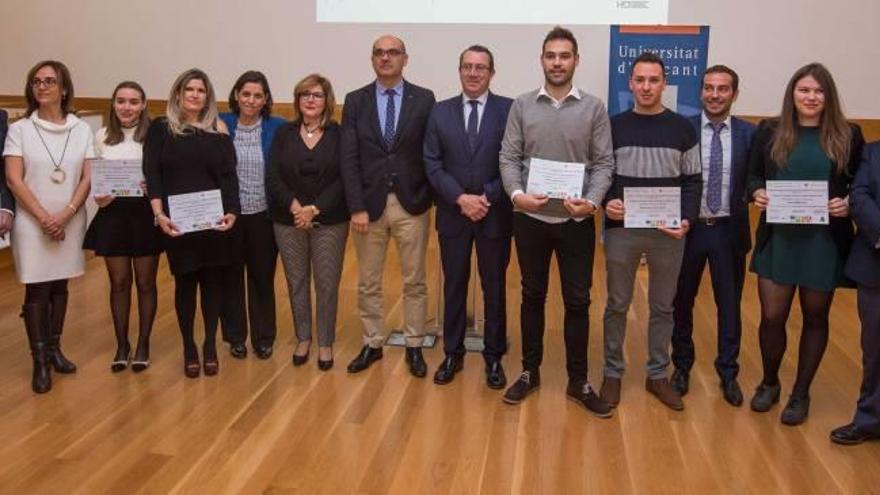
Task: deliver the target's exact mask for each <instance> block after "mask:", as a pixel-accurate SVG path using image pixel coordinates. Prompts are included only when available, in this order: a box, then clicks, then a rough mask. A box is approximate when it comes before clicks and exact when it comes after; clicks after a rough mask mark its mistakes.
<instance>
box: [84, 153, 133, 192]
mask: <svg viewBox="0 0 880 495" xmlns="http://www.w3.org/2000/svg"><path fill="white" fill-rule="evenodd" d="M143 182H144V171H143V167H142V166H141V161H140V160H92V196H113V197H117V198H119V197H141V196H143V195H144V189H143V187H142V184H143Z"/></svg>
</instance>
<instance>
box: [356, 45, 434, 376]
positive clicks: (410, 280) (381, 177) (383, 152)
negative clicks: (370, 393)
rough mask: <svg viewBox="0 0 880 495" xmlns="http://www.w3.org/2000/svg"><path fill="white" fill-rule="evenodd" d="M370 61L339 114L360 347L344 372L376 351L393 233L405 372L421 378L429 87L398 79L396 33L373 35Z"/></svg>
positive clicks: (360, 366) (402, 61) (403, 56)
mask: <svg viewBox="0 0 880 495" xmlns="http://www.w3.org/2000/svg"><path fill="white" fill-rule="evenodd" d="M371 60H372V63H373V70H374V71H375V73H376V80H375V81H374V82H371V83H370V84H367V85H366V86H364V87H363V88H360V89H357V90H355V91H352V92H351V93H349V94H347V95H346V96H345V106H344V107H343V114H342V152H341V154H342V160H341V173H342V180H343V185H344V186H345V196H346V200H347V202H348V208H349V210H350V211H351V226H352V230H353V231H354V236H353V238H354V246H355V250H356V251H357V257H358V310H359V312H360V317H361V322H362V324H363V331H364V347H363V349H362V350H361V352H360V354H359V355H358V356H357V357H356V358H355V359H354V360H353V361H352V362H351V363H350V364H349V366H348V371H349V373H357V372H359V371H363V370H365V369H367V368H368V367H369V366H370V365H371V364H372V363H373V362H375V361H377V360H379V359H381V358H382V344H383V343H384V341H385V335H384V327H385V314H384V310H383V305H382V275H383V273H384V271H385V252H386V250H387V248H388V241H389V239H391V238H394V240H395V243H396V244H397V252H398V254H399V256H400V272H401V275H402V277H403V313H404V334H405V336H406V362H407V364H408V365H409V370H410V373H412V374H413V375H414V376H417V377H423V376H425V375H426V374H427V365H426V364H425V360H424V358H423V357H422V349H421V344H422V339H423V338H424V335H425V317H426V314H427V304H428V289H427V284H426V283H425V251H426V248H427V244H428V231H429V225H428V208H429V207H430V206H431V189H430V186H429V184H428V179H427V177H426V176H425V165H424V162H423V160H422V144H423V141H424V136H425V127H426V126H427V124H428V116H429V115H430V114H431V108H432V107H433V106H434V93H432V92H431V91H430V90H428V89H425V88H421V87H419V86H416V85H414V84H411V83H410V82H408V81H405V80H404V79H403V68H404V67H405V66H406V63H407V60H408V55H407V53H406V46H405V45H404V44H403V41H401V40H400V39H399V38H397V37H394V36H390V35H385V36H381V37H379V39H377V40H376V41H375V42H374V43H373V48H372V52H371Z"/></svg>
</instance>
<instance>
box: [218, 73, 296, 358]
mask: <svg viewBox="0 0 880 495" xmlns="http://www.w3.org/2000/svg"><path fill="white" fill-rule="evenodd" d="M229 108H230V110H232V111H231V112H228V113H221V114H220V118H221V119H223V122H225V123H226V127H227V128H229V135H230V136H231V137H232V144H233V145H234V146H235V155H236V157H237V162H238V165H237V166H236V172H237V174H238V194H239V200H240V201H241V215H240V216H239V217H238V220H237V221H236V222H235V224H236V225H235V234H234V235H235V238H236V242H239V243H240V244H241V246H242V249H241V250H242V254H243V259H242V260H241V261H242V263H238V264H236V265H234V266H233V267H232V268H231V269H230V270H228V271H227V274H226V275H227V276H226V280H224V284H223V301H224V302H223V308H222V310H221V317H220V320H221V322H222V324H223V334H224V340H226V341H228V342H229V343H230V346H231V347H230V353H231V354H232V356H233V357H236V358H244V357H245V356H246V355H247V347H245V340H247V336H248V323H250V335H251V347H253V349H254V353H255V354H256V355H257V357H258V358H260V359H268V358H269V357H270V356H271V355H272V346H273V345H274V343H275V334H276V327H275V262H276V260H277V258H278V249H277V248H276V247H275V236H274V234H273V232H272V219H271V218H269V214H268V212H267V208H268V206H267V202H266V167H267V164H268V163H269V159H268V157H269V146H270V145H271V144H272V139H273V138H274V137H275V131H277V130H278V128H279V127H281V126H282V125H284V122H285V121H284V119H281V118H278V117H273V116H272V92H271V91H270V90H269V81H268V80H266V76H265V75H263V73H262V72H258V71H253V70H250V71H247V72H245V73H244V74H242V75H241V76H240V77H239V78H238V80H237V81H235V85H234V86H233V87H232V90H231V91H230V92H229ZM245 269H247V304H245V283H244V276H245Z"/></svg>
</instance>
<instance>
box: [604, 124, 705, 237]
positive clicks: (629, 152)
mask: <svg viewBox="0 0 880 495" xmlns="http://www.w3.org/2000/svg"><path fill="white" fill-rule="evenodd" d="M611 140H612V142H613V147H614V163H615V172H614V179H613V182H612V185H611V189H609V190H608V194H607V195H606V196H605V202H606V203H607V202H608V201H611V200H612V199H623V188H624V187H676V186H678V187H681V218H682V220H685V219H687V220H688V221H689V222H690V223H692V224H693V222H694V220H696V218H697V217H698V216H699V214H700V198H701V196H702V194H703V175H702V168H701V165H700V144H699V140H698V137H697V133H696V131H695V130H694V126H692V125H691V124H690V123H689V122H688V121H687V119H686V118H684V117H682V116H681V115H679V114H677V113H675V112H672V111H670V110H664V111H663V112H662V113H659V114H656V115H642V114H638V113H635V112H633V111H632V110H629V111H626V112H623V113H620V114H617V115H615V116H613V117H611ZM605 227H606V228H614V227H623V222H622V221H617V220H611V219H610V218H607V217H606V218H605Z"/></svg>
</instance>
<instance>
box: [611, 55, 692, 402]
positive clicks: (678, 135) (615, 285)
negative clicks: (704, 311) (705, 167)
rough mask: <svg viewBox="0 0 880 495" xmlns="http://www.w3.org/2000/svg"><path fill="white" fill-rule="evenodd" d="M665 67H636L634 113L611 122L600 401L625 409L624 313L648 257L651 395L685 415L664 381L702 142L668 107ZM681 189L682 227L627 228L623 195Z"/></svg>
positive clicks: (646, 61) (657, 62) (652, 61)
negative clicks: (626, 191) (611, 163)
mask: <svg viewBox="0 0 880 495" xmlns="http://www.w3.org/2000/svg"><path fill="white" fill-rule="evenodd" d="M665 87H666V72H665V66H664V65H663V61H662V60H661V59H660V58H659V57H657V56H656V55H654V54H652V53H648V52H646V53H643V54H642V55H640V56H639V57H638V58H636V60H635V61H634V62H633V66H632V72H631V73H630V80H629V88H630V91H632V93H633V98H634V100H635V107H634V108H633V109H632V110H629V111H626V112H623V113H621V114H618V115H615V116H614V117H612V118H611V137H612V141H613V147H614V160H615V165H616V172H615V174H614V180H613V183H612V186H611V189H610V190H609V191H608V194H607V195H606V205H605V215H606V222H605V228H606V231H605V262H606V270H607V272H608V273H607V282H608V304H607V306H606V307H605V380H604V382H603V384H602V389H601V397H602V399H603V400H604V401H605V402H607V403H609V404H611V405H617V404H618V403H619V402H620V384H621V378H622V376H623V372H624V369H625V366H626V365H625V363H624V360H623V342H624V336H625V334H626V314H627V311H628V310H629V305H630V303H631V302H632V295H633V285H634V282H635V275H636V271H637V270H638V267H639V260H640V259H641V256H642V253H644V254H645V257H646V259H647V262H648V278H649V285H648V306H649V308H650V319H649V321H648V362H647V381H646V382H645V388H647V390H648V391H649V392H651V393H652V394H653V395H655V396H656V397H657V398H658V399H659V400H660V401H661V402H662V403H663V404H665V405H666V406H668V407H669V408H671V409H674V410H681V409H683V408H684V404H683V403H682V400H681V396H680V395H679V394H678V392H676V391H675V389H674V388H673V387H672V386H671V385H670V383H669V380H668V379H667V377H666V367H667V366H668V365H669V345H670V341H671V338H672V328H673V318H672V310H673V301H674V299H675V291H676V285H677V283H678V272H679V269H680V268H681V259H682V255H683V254H684V244H685V240H684V236H685V234H686V233H687V231H688V228H689V227H690V224H691V223H692V222H693V221H694V220H695V219H696V218H697V217H698V215H699V212H700V197H701V195H702V191H703V185H702V183H703V182H702V181H703V178H702V175H701V168H700V156H699V142H698V140H697V135H696V131H695V130H694V128H693V126H692V125H690V123H689V122H688V121H687V119H685V118H684V117H682V116H681V115H678V114H677V113H675V112H672V111H671V110H668V109H666V108H664V107H663V104H662V102H661V97H662V95H663V90H664V88H665ZM625 187H626V188H631V187H680V188H681V226H680V227H679V228H674V229H672V228H665V227H661V228H647V229H646V228H624V226H623V224H624V223H623V219H624V215H625V214H626V210H625V208H624V202H623V199H624V197H623V196H624V195H623V193H624V188H625Z"/></svg>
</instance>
